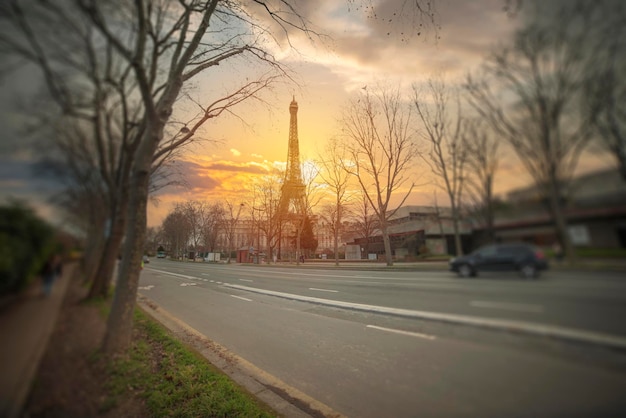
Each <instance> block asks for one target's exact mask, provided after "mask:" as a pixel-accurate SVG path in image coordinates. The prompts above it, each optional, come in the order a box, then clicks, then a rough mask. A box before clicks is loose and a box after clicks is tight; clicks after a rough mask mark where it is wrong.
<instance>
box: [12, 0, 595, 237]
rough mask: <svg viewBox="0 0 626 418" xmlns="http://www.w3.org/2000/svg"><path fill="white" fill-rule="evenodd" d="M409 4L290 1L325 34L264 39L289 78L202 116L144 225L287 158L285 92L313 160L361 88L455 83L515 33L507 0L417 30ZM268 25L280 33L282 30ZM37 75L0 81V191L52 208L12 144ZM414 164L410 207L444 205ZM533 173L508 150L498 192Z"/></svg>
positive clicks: (458, 8) (217, 77) (234, 193)
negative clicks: (196, 136)
mask: <svg viewBox="0 0 626 418" xmlns="http://www.w3.org/2000/svg"><path fill="white" fill-rule="evenodd" d="M410 3H411V2H410V1H408V2H407V1H406V0H378V1H372V2H371V4H372V5H374V8H373V9H369V8H365V7H364V6H361V7H358V8H357V5H359V4H368V2H350V1H339V2H338V1H335V0H318V1H315V2H308V1H307V2H305V1H298V2H296V4H297V5H298V6H299V7H301V9H300V10H302V11H303V14H304V15H305V16H306V17H307V18H308V20H309V21H310V22H311V28H313V29H314V30H315V31H316V32H318V33H321V34H324V36H323V37H320V38H316V37H314V39H313V40H311V39H309V38H307V37H306V36H304V34H302V33H298V32H294V33H291V34H290V35H289V41H290V43H291V45H292V47H293V48H291V47H288V46H286V43H285V42H279V45H270V46H269V48H270V49H271V50H272V52H273V53H274V55H275V56H276V57H277V58H278V59H279V60H280V61H281V62H282V63H284V64H286V65H288V66H289V67H290V68H291V69H292V70H293V73H292V75H293V80H294V81H295V82H290V81H285V82H284V83H280V84H278V85H276V86H274V87H273V88H272V89H271V90H269V91H267V92H265V93H263V94H262V95H261V98H262V101H251V102H249V103H244V104H241V105H239V106H238V107H236V108H234V109H233V112H234V113H235V115H224V116H220V117H219V118H216V119H214V120H212V121H211V123H210V124H208V125H206V126H205V128H204V129H203V132H202V135H201V137H202V138H204V140H202V141H199V142H198V143H196V144H193V145H190V146H188V147H187V148H185V149H184V150H183V151H182V153H181V155H180V156H179V157H178V159H177V169H178V171H179V172H181V173H182V174H183V175H184V180H185V182H186V184H187V187H167V188H164V189H162V190H160V191H158V192H157V193H156V194H155V196H154V197H156V199H153V203H151V204H150V205H149V209H148V225H149V226H158V225H160V223H161V222H162V220H163V219H164V217H165V216H166V215H167V213H168V212H169V211H170V210H172V208H173V206H174V204H175V203H176V202H180V201H185V200H189V199H207V200H218V199H230V200H233V201H235V200H237V199H242V196H244V195H245V194H246V193H247V191H249V190H250V187H249V186H250V184H251V182H252V181H254V178H255V177H258V176H263V175H266V174H267V173H268V172H269V171H270V170H271V169H272V168H273V167H283V166H284V162H285V161H286V159H287V143H288V136H289V104H290V102H291V100H292V99H295V100H296V101H297V102H298V106H299V111H298V136H299V143H300V154H301V160H303V161H305V160H312V159H315V158H317V157H318V155H319V154H320V152H321V151H322V149H323V146H324V143H325V142H326V141H327V140H328V139H329V138H331V137H333V136H334V135H336V134H337V132H338V131H339V129H340V125H339V119H340V116H341V113H342V111H343V109H345V106H346V104H347V102H348V100H350V98H351V97H353V96H354V95H355V94H357V93H358V92H359V91H360V89H362V88H363V87H365V86H375V85H377V84H385V85H392V86H400V87H401V88H402V89H403V90H404V91H407V93H408V92H409V91H410V86H411V85H412V84H414V83H415V84H418V85H419V84H421V83H424V82H425V81H426V80H427V79H429V78H433V77H438V78H442V79H445V80H446V83H447V84H448V85H449V86H454V85H455V84H458V83H460V82H461V81H462V79H463V77H464V76H465V74H467V72H469V71H473V70H474V69H476V68H477V67H478V66H479V65H480V63H481V62H482V60H483V59H484V58H485V56H486V55H487V54H488V53H489V51H490V50H491V49H492V48H494V47H495V46H497V45H498V44H499V43H501V42H502V41H503V40H506V39H507V38H508V37H510V35H511V34H512V32H513V31H514V29H515V27H516V24H517V22H518V21H517V20H515V19H513V18H511V17H510V16H509V15H508V14H507V13H506V12H505V10H504V5H505V1H504V0H473V1H463V0H438V1H436V2H433V3H434V5H435V9H434V10H433V12H434V20H435V22H434V24H433V23H430V22H429V21H428V20H427V19H426V20H424V21H423V22H422V25H423V26H422V27H419V26H418V25H419V22H420V20H419V19H417V20H416V19H413V16H412V15H410V13H409V12H408V11H409V10H411V9H410V8H409V9H406V8H405V9H403V8H402V5H403V4H404V5H405V6H406V5H407V4H410ZM423 3H426V2H423ZM266 24H268V25H270V24H271V23H270V22H266ZM407 25H411V27H409V26H407ZM416 32H419V35H418V34H417V33H416ZM275 33H277V34H279V38H280V35H281V32H280V31H277V32H275ZM279 41H283V39H279ZM257 74H258V68H255V66H254V65H251V66H248V67H246V66H239V67H228V66H226V68H225V69H221V70H219V71H217V72H212V73H211V74H207V76H206V77H199V78H198V79H196V80H195V81H194V84H193V86H192V88H190V89H189V94H190V95H191V96H192V97H193V98H194V99H195V100H196V101H198V102H200V103H202V102H203V100H206V98H208V97H211V96H215V95H219V94H220V93H221V92H223V91H225V90H227V89H228V88H229V86H233V85H236V83H237V82H238V81H240V80H242V79H244V78H246V77H255V75H257ZM33 78H36V75H32V76H29V77H23V78H21V79H19V77H18V80H13V79H12V80H7V79H0V87H1V88H2V90H1V93H0V94H1V96H0V111H1V112H0V114H1V118H2V119H1V120H2V124H3V126H4V127H5V129H4V132H2V133H0V198H6V197H7V196H14V197H21V198H26V199H30V200H31V201H33V202H34V204H35V206H37V207H38V210H39V211H40V212H42V213H43V214H45V215H47V216H49V215H50V213H51V211H50V208H49V206H47V205H46V200H47V198H48V196H49V195H50V194H53V193H54V190H55V187H54V185H53V184H51V183H50V182H45V181H41V180H42V179H41V178H38V179H37V181H33V174H32V172H30V171H29V169H28V165H29V162H30V153H29V152H28V151H27V147H26V148H24V149H26V151H24V150H22V151H20V152H18V153H17V154H16V153H15V152H14V151H15V149H17V148H16V147H15V144H16V143H20V140H19V138H18V137H19V126H20V123H21V119H20V116H19V113H18V112H16V110H15V107H14V105H13V103H14V102H15V100H18V99H19V98H20V97H21V96H22V95H27V94H29V93H32V92H34V91H36V89H37V87H36V85H35V84H34V83H32V82H29V81H30V80H31V79H33ZM193 111H194V110H193V109H191V108H183V109H178V110H177V113H176V115H177V117H178V118H180V119H181V120H182V119H184V118H185V114H186V112H190V113H193ZM9 155H10V157H9ZM605 162H606V159H603V158H599V159H598V158H596V159H594V158H589V159H587V160H585V161H584V162H583V163H582V164H581V167H583V168H585V167H586V168H593V167H596V166H598V165H602V164H604V163H605ZM417 163H419V162H417ZM414 170H415V174H414V175H415V177H416V178H419V180H418V181H416V183H418V184H420V186H419V187H417V188H416V189H415V190H414V191H413V193H412V194H411V196H410V197H409V198H408V199H407V201H406V204H412V205H431V204H433V190H439V191H438V196H439V197H438V199H439V204H442V202H444V204H445V198H444V193H443V191H442V190H441V189H440V188H437V186H436V185H435V184H434V182H435V180H434V179H433V178H432V176H431V175H430V173H429V169H428V168H427V167H425V165H424V164H423V163H422V164H416V167H415V169H414ZM529 181H530V178H529V177H528V175H527V174H526V173H525V172H524V170H523V168H522V167H521V166H520V164H519V163H518V162H517V161H516V160H515V159H514V158H512V157H507V158H503V159H502V162H501V164H500V171H499V172H498V178H497V179H496V184H495V189H496V193H499V194H502V193H505V192H506V191H507V190H510V189H513V188H518V187H522V186H525V185H527V184H528V183H529ZM155 203H156V204H155Z"/></svg>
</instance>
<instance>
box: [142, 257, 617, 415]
mask: <svg viewBox="0 0 626 418" xmlns="http://www.w3.org/2000/svg"><path fill="white" fill-rule="evenodd" d="M144 273H145V274H144ZM144 273H142V277H141V285H142V286H143V287H148V286H153V287H151V288H150V290H145V291H142V293H143V294H145V295H146V296H148V297H149V298H150V299H152V300H154V301H155V302H156V303H158V304H159V305H160V306H163V307H164V308H165V309H167V310H168V311H169V312H171V313H173V314H175V315H176V316H177V317H178V318H180V319H181V320H182V321H184V322H186V323H188V324H189V325H190V326H192V327H193V328H195V329H197V330H198V331H200V332H201V333H202V334H204V335H207V336H208V337H209V338H211V339H213V340H214V341H216V342H218V343H219V344H221V345H223V346H225V347H227V348H228V349H230V350H231V351H233V352H235V353H237V354H238V355H240V356H241V357H243V358H245V359H247V360H249V361H251V362H252V363H253V364H255V365H256V366H257V367H260V368H261V369H263V370H266V371H267V372H268V373H271V374H272V375H274V376H276V377H278V378H279V379H281V380H282V381H284V382H287V383H288V384H289V385H291V386H293V387H296V388H297V389H299V390H300V391H302V392H304V393H307V394H309V395H310V396H312V397H314V398H316V399H318V400H320V401H322V402H323V403H325V404H327V405H329V406H331V407H333V408H334V409H336V410H338V411H340V412H342V413H344V414H346V415H348V416H355V417H356V416H358V417H380V416H398V417H403V416H415V415H419V416H520V415H523V416H534V417H542V416H557V415H558V416H575V415H582V416H585V415H586V416H608V415H609V414H611V413H615V411H619V410H622V408H624V407H626V404H625V400H624V399H623V396H622V395H623V387H625V385H626V378H625V376H624V373H623V371H622V372H620V371H611V370H608V369H604V368H598V367H594V366H590V365H587V364H584V363H578V362H571V361H568V360H567V359H560V358H557V357H555V356H554V355H549V354H546V353H543V352H541V351H536V350H528V349H527V348H528V347H524V348H523V349H521V348H517V347H514V346H513V347H512V346H508V345H502V346H501V345H497V344H496V345H493V344H484V343H482V342H481V341H473V340H472V339H471V338H454V337H450V336H449V335H446V334H445V333H443V332H442V333H438V332H435V333H428V334H427V333H423V334H425V335H432V336H434V337H436V338H435V339H432V340H431V339H426V338H417V337H416V336H415V335H411V333H417V332H414V331H412V327H411V326H406V324H407V322H406V321H400V320H396V321H395V322H396V324H397V326H393V327H391V326H379V325H377V324H373V323H372V322H371V321H370V320H371V319H372V317H371V316H367V315H365V316H364V315H360V314H353V316H354V317H356V316H359V320H348V319H345V318H335V317H332V316H329V315H325V314H320V309H319V308H316V309H312V308H311V306H310V305H309V304H306V303H301V302H295V301H288V300H281V299H277V298H272V297H268V296H264V295H257V294H255V295H253V296H251V294H249V293H245V292H241V293H236V294H235V293H233V289H229V288H223V287H221V286H218V285H217V284H209V283H205V282H202V283H199V285H198V286H194V287H181V286H180V283H183V282H187V279H186V278H183V277H179V276H167V275H159V276H156V275H154V273H153V272H151V271H150V270H144ZM225 280H226V279H225ZM230 280H233V281H234V278H231V279H230ZM231 294H233V295H235V296H240V297H244V298H248V299H250V301H245V300H241V299H235V298H233V297H232V296H231ZM367 325H374V326H377V327H380V328H387V329H394V330H397V331H405V332H404V333H403V332H383V331H381V330H380V329H376V328H372V327H371V326H370V327H368V326H367ZM442 326H443V325H442ZM431 328H432V329H434V330H435V331H437V328H438V327H437V326H432V327H431Z"/></svg>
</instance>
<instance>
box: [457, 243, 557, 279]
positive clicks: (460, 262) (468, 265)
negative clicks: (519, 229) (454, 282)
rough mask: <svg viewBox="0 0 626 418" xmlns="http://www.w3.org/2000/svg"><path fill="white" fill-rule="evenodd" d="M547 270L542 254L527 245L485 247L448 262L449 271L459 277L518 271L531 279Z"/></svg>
mask: <svg viewBox="0 0 626 418" xmlns="http://www.w3.org/2000/svg"><path fill="white" fill-rule="evenodd" d="M547 268H548V262H547V260H546V258H545V256H544V254H543V252H542V251H541V250H540V249H539V248H537V247H535V246H532V245H528V244H494V245H487V246H485V247H481V248H479V249H477V250H476V251H474V252H473V253H471V254H468V255H465V256H461V257H456V258H453V259H451V260H450V271H454V272H457V273H458V274H459V276H461V277H470V276H476V275H477V274H478V272H481V271H519V272H520V274H521V275H522V277H525V278H528V279H531V278H535V277H539V272H540V271H541V270H546V269H547Z"/></svg>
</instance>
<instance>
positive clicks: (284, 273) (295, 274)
mask: <svg viewBox="0 0 626 418" xmlns="http://www.w3.org/2000/svg"><path fill="white" fill-rule="evenodd" d="M175 264H177V263H175V262H169V263H168V262H165V263H162V264H161V265H159V266H158V267H157V266H156V265H155V266H153V268H159V269H161V268H163V269H164V270H165V268H168V267H169V268H173V267H172V265H175ZM187 266H188V267H187V268H186V271H187V274H188V275H193V274H195V275H196V276H200V275H202V273H206V272H207V271H209V274H211V277H212V278H213V279H216V280H217V279H219V280H217V281H219V282H221V283H235V282H237V283H239V282H241V283H244V284H246V283H254V287H258V288H261V289H266V290H272V291H279V292H285V293H291V294H299V295H304V296H313V297H314V296H317V295H319V294H320V291H319V290H314V289H325V290H328V292H324V293H325V294H326V296H325V298H329V299H335V300H340V301H345V302H351V303H362V304H371V305H378V306H389V307H394V308H399V309H413V310H419V311H431V312H438V313H450V314H455V315H469V316H483V317H487V318H491V319H495V318H499V319H509V320H518V321H532V322H535V323H540V324H547V325H551V326H565V327H569V328H577V329H584V330H588V331H593V332H601V333H608V334H615V335H622V336H626V322H624V321H623V320H622V319H621V318H623V317H626V285H625V283H624V281H616V280H613V279H612V278H610V279H609V280H602V278H601V277H594V278H593V280H590V279H581V278H573V279H568V278H558V279H552V278H551V279H550V280H545V281H539V282H536V281H525V280H518V279H515V278H514V279H512V280H501V279H480V280H469V281H468V280H461V279H457V278H455V277H454V276H452V275H451V274H450V273H448V272H419V273H416V272H397V271H390V272H386V271H384V272H380V271H375V272H370V271H365V272H364V271H340V272H335V271H332V270H330V271H324V270H307V271H304V272H302V271H300V270H298V269H293V268H274V267H270V268H268V267H248V266H236V265H231V266H220V265H207V264H202V263H189V264H188V265H187ZM151 268H152V267H151ZM176 270H177V269H176V268H173V270H172V271H174V272H176ZM177 274H179V273H177ZM507 279H508V278H507ZM246 280H253V281H252V282H245V281H246ZM476 302H479V303H476ZM481 302H485V303H481ZM487 305H490V307H489V308H487V307H486V306H487ZM515 307H517V308H515ZM523 307H526V309H524V308H523Z"/></svg>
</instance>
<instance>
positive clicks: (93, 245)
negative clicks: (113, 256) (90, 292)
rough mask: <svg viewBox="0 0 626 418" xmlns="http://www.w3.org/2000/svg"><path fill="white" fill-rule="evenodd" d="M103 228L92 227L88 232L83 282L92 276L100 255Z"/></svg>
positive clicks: (88, 280)
mask: <svg viewBox="0 0 626 418" xmlns="http://www.w3.org/2000/svg"><path fill="white" fill-rule="evenodd" d="M103 235H104V228H103V227H94V228H93V229H92V231H91V232H90V234H88V237H87V240H88V246H87V248H86V250H85V258H84V259H83V274H84V275H85V277H84V280H85V282H87V283H89V282H91V281H92V279H93V278H94V276H95V274H96V271H97V268H98V263H99V261H100V258H101V257H102V251H103V249H104V238H103Z"/></svg>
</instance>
